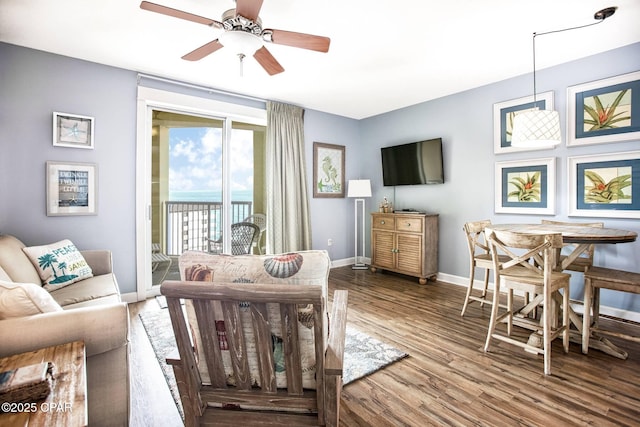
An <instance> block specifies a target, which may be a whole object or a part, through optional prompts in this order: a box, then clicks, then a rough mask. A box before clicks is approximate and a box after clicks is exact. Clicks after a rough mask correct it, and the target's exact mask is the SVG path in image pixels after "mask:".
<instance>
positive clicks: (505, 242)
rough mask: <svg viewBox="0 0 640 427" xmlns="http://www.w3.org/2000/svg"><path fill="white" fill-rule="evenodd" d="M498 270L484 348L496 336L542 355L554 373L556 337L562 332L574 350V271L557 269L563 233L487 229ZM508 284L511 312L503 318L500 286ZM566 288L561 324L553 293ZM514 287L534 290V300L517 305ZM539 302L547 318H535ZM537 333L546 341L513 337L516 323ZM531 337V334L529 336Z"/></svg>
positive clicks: (546, 369) (566, 344)
mask: <svg viewBox="0 0 640 427" xmlns="http://www.w3.org/2000/svg"><path fill="white" fill-rule="evenodd" d="M485 234H486V236H487V242H488V245H489V248H490V250H491V254H492V259H493V263H494V270H495V277H496V280H495V283H496V284H495V286H496V287H495V290H494V300H493V306H492V311H491V320H490V321H489V328H488V332H487V340H486V342H485V347H484V350H485V352H486V351H489V346H490V343H491V340H492V339H493V338H495V339H499V340H501V341H505V342H508V343H511V344H514V345H517V346H520V347H522V348H524V349H525V350H527V351H530V352H534V353H539V354H543V356H544V373H545V375H549V374H550V373H551V341H552V340H553V339H555V338H556V337H558V336H560V335H562V339H563V347H564V351H565V353H566V352H568V351H569V278H570V275H569V274H566V273H561V272H557V271H555V267H556V256H557V253H558V252H559V250H560V249H562V246H563V243H562V234H560V233H551V234H535V233H517V232H511V231H501V230H493V229H491V228H486V229H485ZM503 288H506V290H507V292H508V294H507V311H506V312H505V313H503V314H501V315H500V316H498V307H499V306H498V300H499V294H500V291H501V289H503ZM560 289H563V290H564V292H563V294H562V296H561V298H562V324H561V325H559V326H558V322H557V312H556V304H555V300H554V295H556V294H557V291H558V290H560ZM514 290H517V291H522V292H525V294H527V293H529V294H533V295H536V297H535V298H534V299H533V300H532V301H531V303H525V305H523V306H522V307H520V308H514V301H513V300H514V298H513V293H514ZM539 305H542V306H543V307H544V310H543V318H542V321H539V320H537V319H535V318H530V317H529V315H530V313H531V312H532V311H533V310H534V309H535V308H536V307H537V306H539ZM499 322H504V323H507V333H506V334H503V333H501V332H500V331H497V330H496V325H497V324H498V323H499ZM513 324H516V325H518V326H522V327H524V328H527V329H530V330H532V331H534V333H536V334H537V335H533V337H534V338H536V337H542V339H541V341H542V345H541V346H540V347H538V346H537V345H533V342H529V341H527V342H521V341H519V340H516V339H514V338H512V337H511V334H512V325H513ZM530 339H531V338H530Z"/></svg>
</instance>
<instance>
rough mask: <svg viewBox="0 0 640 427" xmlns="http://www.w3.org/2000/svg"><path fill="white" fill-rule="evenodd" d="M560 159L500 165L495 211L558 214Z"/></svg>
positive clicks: (496, 175)
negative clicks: (557, 195) (557, 179)
mask: <svg viewBox="0 0 640 427" xmlns="http://www.w3.org/2000/svg"><path fill="white" fill-rule="evenodd" d="M555 188H556V158H555V157H549V158H545V159H532V160H517V161H509V162H497V163H496V170H495V212H496V213H515V214H539V215H554V214H555V197H556V196H555Z"/></svg>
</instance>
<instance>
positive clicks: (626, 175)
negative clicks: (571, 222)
mask: <svg viewBox="0 0 640 427" xmlns="http://www.w3.org/2000/svg"><path fill="white" fill-rule="evenodd" d="M568 169H569V191H568V194H569V216H590V217H609V218H640V151H630V152H626V153H610V154H597V155H589V156H577V157H569V158H568Z"/></svg>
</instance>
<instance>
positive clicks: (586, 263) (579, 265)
mask: <svg viewBox="0 0 640 427" xmlns="http://www.w3.org/2000/svg"><path fill="white" fill-rule="evenodd" d="M540 223H541V224H554V225H573V226H583V227H597V228H602V227H604V223H602V222H563V221H552V220H548V219H543V220H542V221H540ZM564 246H573V247H574V248H575V247H576V246H578V244H577V243H567V244H565V245H564ZM595 249H596V245H589V247H588V248H587V250H586V251H585V252H583V253H582V254H580V255H579V256H578V257H577V258H576V259H575V260H573V262H571V263H569V265H568V266H567V267H566V268H565V269H566V270H571V271H581V272H583V273H584V272H585V271H587V270H588V269H589V267H591V266H593V256H594V254H595ZM564 257H565V256H564V255H560V260H562V259H563V258H564Z"/></svg>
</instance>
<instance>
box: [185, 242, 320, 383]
mask: <svg viewBox="0 0 640 427" xmlns="http://www.w3.org/2000/svg"><path fill="white" fill-rule="evenodd" d="M179 265H180V275H181V277H182V279H183V280H196V281H206V282H214V283H219V282H234V283H264V284H291V285H301V286H304V285H310V284H314V285H318V284H320V285H322V287H323V296H324V300H325V302H326V301H327V288H328V277H329V266H330V260H329V256H328V255H327V253H326V251H301V252H295V253H290V254H282V255H237V256H230V255H212V254H207V253H202V252H185V253H184V254H183V255H182V256H181V257H180V261H179ZM240 310H241V315H242V323H243V329H244V333H245V339H246V341H247V342H246V344H247V347H248V348H250V349H251V348H254V347H255V343H254V337H253V329H252V328H251V318H250V314H249V309H248V307H246V306H243V305H242V304H241V306H240ZM267 311H268V314H269V321H270V324H271V327H272V339H273V351H274V356H275V362H276V384H277V386H278V387H286V374H285V372H284V365H283V364H282V363H279V362H282V338H281V337H282V333H281V330H282V328H281V322H280V312H279V311H278V309H277V305H274V304H268V305H267ZM186 312H187V319H188V321H189V324H190V326H191V329H192V336H193V337H194V347H195V349H196V352H197V358H198V360H199V363H198V367H199V370H200V375H201V377H202V380H203V381H204V382H209V381H210V380H209V378H210V377H209V372H208V370H207V367H206V363H204V353H203V351H202V348H201V346H199V345H198V343H199V342H202V338H201V337H200V331H199V329H198V328H197V322H195V313H194V310H193V306H192V305H191V304H190V303H189V301H187V304H186ZM310 312H311V310H310V309H306V308H301V309H300V311H299V313H298V328H299V329H298V330H299V341H300V346H301V357H302V368H303V379H302V383H303V387H305V388H315V363H316V362H315V350H314V337H313V320H312V316H309V314H310ZM310 318H311V320H310ZM216 319H217V322H216V329H217V331H218V341H219V343H220V345H221V347H220V348H221V349H223V350H224V349H225V348H228V347H227V343H226V330H225V325H224V321H223V318H222V316H221V315H220V314H219V310H216ZM324 336H325V337H326V331H325V334H324ZM223 359H224V364H225V372H226V374H227V381H228V383H229V384H231V385H233V382H234V377H233V369H232V367H231V366H232V365H231V359H230V356H229V352H228V351H223ZM249 368H250V370H251V379H252V382H253V383H254V384H255V385H258V386H259V385H260V375H259V370H258V360H257V358H256V355H255V353H254V352H251V351H249Z"/></svg>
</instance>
